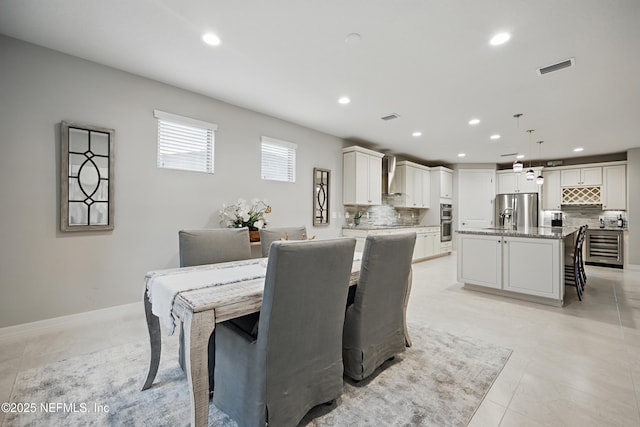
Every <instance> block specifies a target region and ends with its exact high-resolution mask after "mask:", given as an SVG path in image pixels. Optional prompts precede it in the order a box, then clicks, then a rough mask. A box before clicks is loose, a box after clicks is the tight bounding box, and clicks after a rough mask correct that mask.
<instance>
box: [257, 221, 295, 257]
mask: <svg viewBox="0 0 640 427" xmlns="http://www.w3.org/2000/svg"><path fill="white" fill-rule="evenodd" d="M306 238H307V228H306V227H305V226H300V227H269V228H261V229H260V246H261V248H262V256H263V257H268V256H269V247H270V246H271V243H273V242H275V241H278V240H285V239H286V240H304V239H306Z"/></svg>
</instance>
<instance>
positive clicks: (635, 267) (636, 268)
mask: <svg viewBox="0 0 640 427" xmlns="http://www.w3.org/2000/svg"><path fill="white" fill-rule="evenodd" d="M624 268H626V269H627V270H634V271H640V265H638V264H627V265H625V266H624Z"/></svg>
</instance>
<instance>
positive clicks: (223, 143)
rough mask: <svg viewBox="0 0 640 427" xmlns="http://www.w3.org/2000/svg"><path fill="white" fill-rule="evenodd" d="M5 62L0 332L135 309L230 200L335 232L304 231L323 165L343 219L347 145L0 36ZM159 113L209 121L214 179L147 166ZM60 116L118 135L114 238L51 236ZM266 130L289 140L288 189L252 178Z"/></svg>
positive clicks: (335, 226) (275, 219) (286, 221)
mask: <svg viewBox="0 0 640 427" xmlns="http://www.w3.org/2000/svg"><path fill="white" fill-rule="evenodd" d="M0 58H2V60H1V62H0V100H1V101H0V201H1V202H0V292H1V295H2V297H1V298H0V327H5V326H10V325H16V324H20V323H25V322H31V321H37V320H41V319H47V318H52V317H57V316H62V315H68V314H73V313H79V312H84V311H89V310H94V309H99V308H105V307H110V306H114V305H120V304H126V303H131V302H135V301H141V300H142V294H143V284H144V280H143V279H144V274H145V272H147V271H148V270H152V269H160V268H170V267H177V266H178V241H177V232H178V230H179V229H182V228H201V227H217V226H218V210H219V209H220V208H221V205H222V203H232V202H235V200H236V199H237V198H238V197H243V198H246V199H250V198H253V197H260V198H265V199H267V200H268V201H269V202H270V203H271V205H272V206H273V213H272V214H270V215H269V216H268V219H269V222H270V224H271V225H274V226H277V225H298V224H304V225H306V226H307V228H308V230H309V234H310V235H316V236H318V237H332V236H338V235H339V234H340V227H341V225H342V223H341V221H342V220H341V218H338V219H332V220H331V221H332V224H331V225H330V226H329V227H324V228H320V227H318V228H314V227H312V226H311V217H312V205H311V203H312V169H313V167H314V166H316V167H322V168H327V169H331V170H332V172H333V174H332V180H333V184H332V188H331V191H332V194H331V200H330V201H331V210H332V211H334V212H338V213H339V215H341V213H342V211H343V206H342V203H341V201H342V187H341V185H339V183H341V182H342V147H343V144H344V141H343V140H341V139H339V138H335V137H333V136H329V135H326V134H322V133H319V132H316V131H313V130H310V129H307V128H304V127H301V126H298V125H294V124H291V123H288V122H285V121H282V120H278V119H275V118H272V117H269V116H266V115H262V114H258V113H255V112H252V111H248V110H245V109H242V108H238V107H235V106H232V105H229V104H226V103H223V102H220V101H217V100H214V99H211V98H208V97H205V96H201V95H198V94H194V93H192V92H188V91H185V90H181V89H178V88H175V87H172V86H168V85H165V84H161V83H158V82H155V81H152V80H148V79H144V78H141V77H138V76H135V75H131V74H128V73H124V72H121V71H118V70H115V69H112V68H108V67H104V66H102V65H99V64H96V63H92V62H88V61H85V60H81V59H78V58H75V57H71V56H68V55H64V54H60V53H58V52H55V51H51V50H48V49H44V48H41V47H37V46H34V45H30V44H27V43H23V42H20V41H17V40H14V39H10V38H6V37H3V36H0ZM211 78H212V79H215V70H213V71H212V73H211ZM154 109H160V110H164V111H168V112H172V113H176V114H181V115H185V116H190V117H193V118H197V119H202V120H206V121H210V122H214V123H217V124H218V131H217V133H216V150H215V155H216V161H215V174H214V175H208V174H201V173H189V172H180V171H171V170H162V169H158V168H156V120H155V119H154V118H153V110H154ZM62 120H68V121H75V122H79V123H86V124H93V125H97V126H103V127H107V128H113V129H115V131H116V135H115V144H116V145H115V153H116V163H115V185H116V187H115V203H116V205H115V209H116V215H115V230H114V231H113V232H92V233H77V232H76V233H61V232H59V231H58V230H59V227H58V223H59V220H58V219H59V214H58V210H59V209H58V201H57V200H58V193H59V191H58V182H59V180H58V174H59V143H60V137H59V125H58V124H59V123H60V122H61V121H62ZM261 135H266V136H271V137H274V138H278V139H283V140H286V141H291V142H295V143H297V144H298V157H297V174H296V175H297V180H296V183H295V184H291V183H280V182H269V181H263V180H261V179H260V136H261ZM140 307H141V309H142V305H141V306H140Z"/></svg>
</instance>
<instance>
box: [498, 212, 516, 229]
mask: <svg viewBox="0 0 640 427" xmlns="http://www.w3.org/2000/svg"><path fill="white" fill-rule="evenodd" d="M513 213H514V210H513V208H504V209H503V210H502V212H501V213H500V225H501V226H502V227H505V226H506V224H505V220H506V219H509V220H511V219H512V217H513ZM511 225H514V224H513V221H511Z"/></svg>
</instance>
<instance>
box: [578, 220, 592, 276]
mask: <svg viewBox="0 0 640 427" xmlns="http://www.w3.org/2000/svg"><path fill="white" fill-rule="evenodd" d="M587 228H589V226H588V225H587V224H585V225H583V226H582V227H580V230H578V242H577V245H578V267H579V269H580V276H581V277H582V288H583V289H584V287H585V286H586V284H587V273H586V272H585V269H584V260H583V259H582V246H583V244H584V239H585V237H586V235H587Z"/></svg>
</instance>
